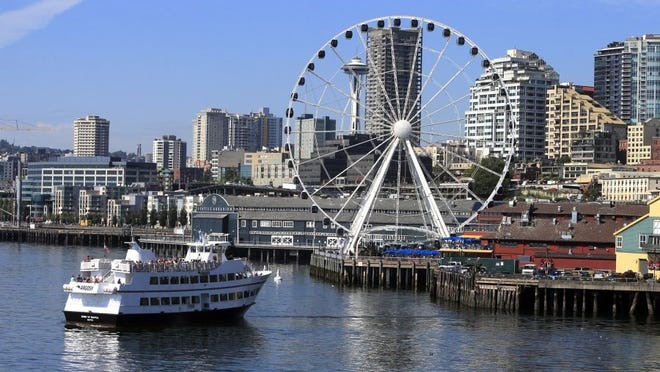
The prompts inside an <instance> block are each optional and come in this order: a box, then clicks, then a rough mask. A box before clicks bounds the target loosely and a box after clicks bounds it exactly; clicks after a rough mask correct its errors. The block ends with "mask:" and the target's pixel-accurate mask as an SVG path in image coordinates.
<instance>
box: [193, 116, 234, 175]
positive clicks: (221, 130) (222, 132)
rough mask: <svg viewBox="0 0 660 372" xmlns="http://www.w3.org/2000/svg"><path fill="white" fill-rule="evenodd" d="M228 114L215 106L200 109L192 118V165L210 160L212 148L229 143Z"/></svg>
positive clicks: (198, 164)
mask: <svg viewBox="0 0 660 372" xmlns="http://www.w3.org/2000/svg"><path fill="white" fill-rule="evenodd" d="M229 116H230V115H229V114H228V113H227V112H225V111H224V110H221V109H217V108H208V109H206V110H203V111H200V112H199V113H198V114H197V116H196V117H195V119H194V120H193V136H192V152H193V153H192V160H193V165H194V166H204V165H205V164H206V163H207V162H210V161H211V152H212V151H213V150H222V149H223V148H224V147H225V146H227V145H228V144H229Z"/></svg>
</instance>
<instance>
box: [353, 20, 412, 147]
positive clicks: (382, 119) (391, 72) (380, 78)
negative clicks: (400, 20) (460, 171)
mask: <svg viewBox="0 0 660 372" xmlns="http://www.w3.org/2000/svg"><path fill="white" fill-rule="evenodd" d="M367 66H368V72H367V82H366V86H367V89H366V97H365V98H366V115H365V116H366V119H367V120H366V130H367V132H368V133H370V134H373V135H376V136H378V135H382V134H388V133H389V130H390V129H389V128H390V126H391V125H392V124H394V123H395V122H396V121H398V120H401V119H406V120H408V121H409V122H410V123H411V124H412V125H413V130H414V128H419V127H420V109H421V104H422V103H421V99H419V98H418V97H419V95H420V94H421V81H422V29H421V28H418V29H410V30H403V29H400V28H398V27H386V28H372V29H369V38H368V40H367ZM417 130H418V129H417ZM414 137H417V138H419V135H417V136H413V138H414Z"/></svg>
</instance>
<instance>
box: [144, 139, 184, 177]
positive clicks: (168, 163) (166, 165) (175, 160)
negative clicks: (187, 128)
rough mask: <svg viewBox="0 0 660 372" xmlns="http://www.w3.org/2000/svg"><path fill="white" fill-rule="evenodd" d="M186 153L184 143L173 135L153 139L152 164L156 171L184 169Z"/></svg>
mask: <svg viewBox="0 0 660 372" xmlns="http://www.w3.org/2000/svg"><path fill="white" fill-rule="evenodd" d="M186 153H187V148H186V142H184V141H182V140H181V139H180V138H176V136H173V135H168V136H163V138H156V139H154V142H153V155H152V156H153V157H152V162H154V163H156V167H157V168H158V170H161V169H171V170H174V169H181V168H185V167H186Z"/></svg>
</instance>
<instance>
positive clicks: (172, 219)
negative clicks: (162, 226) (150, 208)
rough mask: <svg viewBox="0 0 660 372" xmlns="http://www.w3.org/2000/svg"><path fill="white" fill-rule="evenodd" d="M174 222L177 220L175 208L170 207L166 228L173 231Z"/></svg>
mask: <svg viewBox="0 0 660 372" xmlns="http://www.w3.org/2000/svg"><path fill="white" fill-rule="evenodd" d="M176 220H177V213H176V206H174V205H170V208H169V210H168V211H167V227H169V228H170V229H173V228H174V227H175V226H176Z"/></svg>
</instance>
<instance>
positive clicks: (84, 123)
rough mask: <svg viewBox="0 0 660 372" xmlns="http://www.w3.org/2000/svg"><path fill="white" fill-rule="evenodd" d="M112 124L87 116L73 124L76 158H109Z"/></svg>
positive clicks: (99, 118)
mask: <svg viewBox="0 0 660 372" xmlns="http://www.w3.org/2000/svg"><path fill="white" fill-rule="evenodd" d="M109 138H110V122H109V121H108V120H106V119H103V118H101V117H99V116H95V115H87V116H86V117H84V118H80V119H78V120H75V121H74V122H73V154H74V155H75V156H108V143H109Z"/></svg>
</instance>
